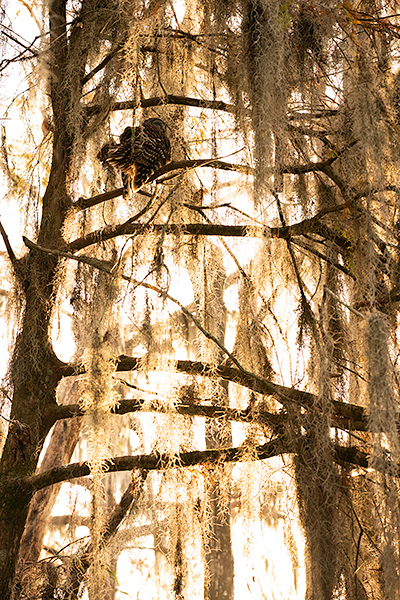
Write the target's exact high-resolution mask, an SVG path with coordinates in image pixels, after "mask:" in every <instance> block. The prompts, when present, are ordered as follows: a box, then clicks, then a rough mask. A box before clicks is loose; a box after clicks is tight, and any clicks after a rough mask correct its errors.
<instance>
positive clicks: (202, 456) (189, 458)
mask: <svg viewBox="0 0 400 600" xmlns="http://www.w3.org/2000/svg"><path fill="white" fill-rule="evenodd" d="M291 451H293V450H291V445H290V444H289V443H288V441H287V439H286V438H285V437H284V436H279V437H277V438H275V439H274V440H272V441H270V442H268V443H266V444H261V445H259V446H256V447H251V448H249V447H248V446H238V447H235V448H223V449H218V450H194V451H192V452H182V453H178V454H175V455H171V454H147V455H145V454H141V455H137V456H116V457H114V458H112V459H111V460H110V461H109V462H107V464H106V466H107V472H109V473H115V472H117V471H132V469H144V470H146V471H154V470H165V469H173V468H177V467H179V468H181V467H189V466H194V465H202V464H203V465H204V464H215V463H219V462H238V461H243V460H262V459H265V458H271V457H272V456H278V455H280V454H284V453H287V452H291ZM88 475H90V466H89V464H88V462H87V461H84V462H79V463H72V464H69V465H63V466H62V467H55V468H54V469H50V470H49V471H45V472H44V473H39V474H38V475H32V476H31V477H26V478H24V479H21V480H20V481H19V485H20V486H21V488H22V489H24V490H25V491H26V493H32V492H36V491H38V490H41V489H43V488H45V487H48V486H49V485H54V484H55V483H60V482H62V481H70V480H71V479H76V478H77V477H87V476H88Z"/></svg>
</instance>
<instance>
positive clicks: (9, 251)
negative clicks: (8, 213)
mask: <svg viewBox="0 0 400 600" xmlns="http://www.w3.org/2000/svg"><path fill="white" fill-rule="evenodd" d="M0 233H1V237H2V238H3V242H4V245H5V247H6V250H7V254H8V256H9V258H10V260H11V263H12V265H13V266H14V267H15V266H16V264H17V262H18V261H17V257H16V256H15V254H14V250H13V249H12V247H11V244H10V240H9V239H8V235H7V234H6V231H5V229H4V227H3V224H2V222H1V221H0Z"/></svg>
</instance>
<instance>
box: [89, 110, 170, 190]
mask: <svg viewBox="0 0 400 600" xmlns="http://www.w3.org/2000/svg"><path fill="white" fill-rule="evenodd" d="M165 130H166V125H165V123H164V121H162V120H161V119H158V118H152V119H146V121H143V123H142V124H141V125H139V126H138V127H126V128H125V129H124V131H123V133H122V135H121V136H120V138H119V144H106V145H105V146H103V148H102V149H101V150H100V152H99V154H98V155H97V156H98V158H99V159H100V160H101V162H103V163H106V164H109V165H112V166H113V167H117V168H118V169H119V170H120V171H121V174H122V182H123V185H124V197H127V196H129V195H130V194H131V193H132V192H137V191H138V190H139V189H140V188H141V187H142V186H143V185H144V184H145V183H146V182H147V181H148V180H149V179H150V177H151V176H152V175H153V174H154V173H155V172H156V171H157V170H158V169H160V168H161V167H163V166H164V165H165V164H167V162H169V161H170V160H171V143H170V141H169V139H168V137H167V135H166V133H165Z"/></svg>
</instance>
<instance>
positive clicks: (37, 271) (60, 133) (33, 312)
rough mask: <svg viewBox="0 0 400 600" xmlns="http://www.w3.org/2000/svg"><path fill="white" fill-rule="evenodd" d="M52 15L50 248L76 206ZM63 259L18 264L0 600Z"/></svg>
mask: <svg viewBox="0 0 400 600" xmlns="http://www.w3.org/2000/svg"><path fill="white" fill-rule="evenodd" d="M49 15H50V41H51V49H52V51H51V53H50V73H51V78H50V79H51V80H50V89H51V99H52V105H53V117H54V145H53V156H52V165H51V171H50V178H49V183H48V187H47V189H46V192H45V194H44V197H43V208H42V219H41V224H40V230H39V236H38V239H39V240H40V241H41V242H42V243H43V244H45V245H46V246H49V247H54V244H55V243H56V242H58V241H59V240H60V239H61V228H62V225H63V222H64V219H65V215H66V211H67V209H68V207H69V206H70V199H69V196H68V191H67V176H68V171H69V164H70V155H71V140H70V138H69V136H68V135H67V132H66V110H67V106H68V90H67V89H65V87H64V85H63V83H62V82H65V81H66V76H65V69H66V56H67V38H66V12H65V0H54V1H53V2H52V3H51V4H50V7H49ZM57 262H58V259H56V258H54V257H52V256H43V255H42V254H39V253H37V252H36V251H30V252H29V253H28V254H27V255H26V256H25V257H23V258H22V259H20V260H19V261H18V262H17V263H16V264H15V265H14V267H15V274H16V278H17V281H18V283H19V286H20V289H21V291H22V293H23V295H24V301H25V306H24V314H23V317H22V320H21V328H20V332H19V335H18V337H17V342H16V346H15V349H14V352H13V356H12V361H11V369H10V379H11V383H12V387H13V402H12V412H11V419H12V423H11V426H10V429H9V432H8V436H7V439H6V444H5V448H4V452H3V456H2V460H1V465H0V481H1V484H0V548H1V552H0V597H1V598H2V599H3V600H8V599H9V598H10V597H11V593H12V586H13V581H14V577H15V570H16V565H17V561H18V553H19V545H20V540H21V536H22V533H23V530H24V527H25V522H26V519H27V515H28V508H29V502H30V500H31V497H32V492H30V493H27V492H26V491H23V490H22V489H21V488H20V487H19V485H18V480H19V478H20V477H23V476H26V475H31V474H33V473H34V472H35V470H36V466H37V461H38V457H39V454H40V451H41V449H42V446H43V443H44V440H45V439H46V436H47V434H48V432H49V431H50V428H51V426H52V424H53V422H52V419H51V418H49V417H48V416H47V410H48V408H49V407H51V406H53V405H54V404H55V403H56V388H57V385H58V383H59V381H60V379H61V377H62V373H61V369H60V366H61V363H60V361H59V360H58V359H57V357H56V355H55V354H54V352H53V350H52V347H51V342H50V321H51V309H50V307H51V306H52V298H53V296H54V292H55V273H56V268H57Z"/></svg>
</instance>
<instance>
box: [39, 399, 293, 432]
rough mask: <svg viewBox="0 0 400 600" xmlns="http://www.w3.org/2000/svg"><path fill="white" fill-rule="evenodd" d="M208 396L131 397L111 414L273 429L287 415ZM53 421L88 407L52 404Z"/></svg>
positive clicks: (281, 422) (279, 427) (79, 413)
mask: <svg viewBox="0 0 400 600" xmlns="http://www.w3.org/2000/svg"><path fill="white" fill-rule="evenodd" d="M205 401H206V400H205V399H198V400H197V401H195V402H193V400H192V401H191V402H185V399H183V400H182V401H181V402H178V403H176V404H174V406H173V407H172V408H169V407H166V406H163V405H161V404H160V403H159V402H149V401H148V400H145V399H140V398H132V399H124V400H121V401H120V402H119V404H117V405H116V406H115V407H114V408H112V409H111V414H115V415H125V414H129V413H132V412H157V413H161V414H169V415H171V414H179V415H185V416H189V417H207V418H209V419H227V420H229V421H238V422H240V423H250V422H256V423H260V424H262V425H266V426H268V427H271V428H272V429H274V430H278V429H280V430H281V428H282V426H283V424H284V422H285V420H286V416H285V415H284V414H279V415H278V414H274V413H271V412H268V411H266V410H263V409H262V408H259V407H257V410H256V411H253V410H252V409H251V408H250V407H249V408H247V409H244V410H239V409H235V408H229V407H227V406H218V405H215V404H201V403H200V402H205ZM50 412H51V418H52V420H53V421H56V420H60V419H69V418H73V417H77V416H83V415H84V414H85V411H84V410H83V409H82V407H81V406H80V405H79V404H61V405H57V406H54V407H52V409H51V411H49V413H46V414H50Z"/></svg>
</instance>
